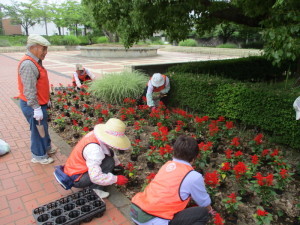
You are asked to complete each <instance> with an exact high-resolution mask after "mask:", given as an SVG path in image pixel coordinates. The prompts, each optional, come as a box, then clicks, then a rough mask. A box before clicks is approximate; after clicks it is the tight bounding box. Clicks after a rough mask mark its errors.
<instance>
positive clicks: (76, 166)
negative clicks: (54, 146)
mask: <svg viewBox="0 0 300 225" xmlns="http://www.w3.org/2000/svg"><path fill="white" fill-rule="evenodd" d="M91 143H95V144H98V145H99V144H100V142H99V140H98V139H97V138H96V136H95V134H94V131H91V132H89V133H88V134H87V135H85V136H84V137H83V138H82V139H81V140H80V141H79V142H78V143H77V144H76V145H75V147H74V148H73V150H72V152H71V154H70V156H69V158H68V159H67V162H66V164H65V166H64V173H65V174H67V175H68V176H73V175H78V174H83V173H85V172H87V171H88V167H87V165H86V162H85V158H84V157H83V149H84V148H85V147H86V146H87V145H88V144H91ZM78 179H80V178H78ZM78 179H77V180H78Z"/></svg>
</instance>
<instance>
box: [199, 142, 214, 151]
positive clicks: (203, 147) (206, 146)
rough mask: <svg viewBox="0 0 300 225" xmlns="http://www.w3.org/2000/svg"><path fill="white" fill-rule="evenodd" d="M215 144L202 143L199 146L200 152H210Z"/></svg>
mask: <svg viewBox="0 0 300 225" xmlns="http://www.w3.org/2000/svg"><path fill="white" fill-rule="evenodd" d="M212 145H213V143H212V142H210V141H209V142H207V143H206V144H205V143H204V142H201V143H200V144H198V147H199V149H200V150H202V151H209V150H211V148H212Z"/></svg>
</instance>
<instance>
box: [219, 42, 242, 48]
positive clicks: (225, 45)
mask: <svg viewBox="0 0 300 225" xmlns="http://www.w3.org/2000/svg"><path fill="white" fill-rule="evenodd" d="M216 48H238V46H237V45H236V44H230V43H226V44H221V45H217V46H216Z"/></svg>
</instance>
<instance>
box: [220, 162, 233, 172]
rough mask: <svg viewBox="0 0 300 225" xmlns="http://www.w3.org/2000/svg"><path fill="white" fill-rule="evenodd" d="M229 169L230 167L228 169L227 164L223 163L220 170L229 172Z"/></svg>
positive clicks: (228, 165) (228, 164)
mask: <svg viewBox="0 0 300 225" xmlns="http://www.w3.org/2000/svg"><path fill="white" fill-rule="evenodd" d="M230 169H231V167H230V163H229V162H225V163H224V165H223V166H222V168H221V170H223V171H229V170H230Z"/></svg>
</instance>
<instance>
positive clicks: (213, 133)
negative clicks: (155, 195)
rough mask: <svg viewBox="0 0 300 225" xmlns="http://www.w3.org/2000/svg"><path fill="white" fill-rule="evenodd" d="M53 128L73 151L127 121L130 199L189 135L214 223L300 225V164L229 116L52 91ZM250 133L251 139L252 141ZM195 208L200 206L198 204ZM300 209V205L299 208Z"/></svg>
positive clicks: (67, 90)
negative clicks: (107, 126) (109, 124)
mask: <svg viewBox="0 0 300 225" xmlns="http://www.w3.org/2000/svg"><path fill="white" fill-rule="evenodd" d="M51 96H52V103H53V107H52V109H50V110H49V114H50V117H49V123H50V126H51V127H52V128H54V129H55V130H56V131H57V132H58V133H59V134H60V135H61V136H62V137H63V138H64V139H65V140H66V141H67V142H68V143H69V144H70V145H71V146H74V145H75V144H76V143H77V142H78V140H79V139H80V137H82V136H83V135H85V134H86V133H88V132H89V131H91V130H93V127H94V126H95V124H98V123H103V122H105V121H107V120H108V119H109V118H111V117H116V118H119V119H121V120H123V121H124V122H125V123H126V124H127V126H128V128H127V135H128V137H129V138H130V140H131V141H132V146H133V150H132V151H125V152H124V151H119V152H118V157H119V159H120V161H121V162H122V164H123V165H124V167H125V171H124V173H125V175H126V176H127V177H128V178H129V183H128V184H127V186H126V187H118V188H119V190H120V191H121V192H123V193H124V194H125V195H126V196H127V197H128V198H131V197H132V196H133V195H134V194H135V193H136V192H138V191H141V190H142V189H143V188H144V187H145V186H146V185H147V184H148V183H149V182H150V181H151V180H152V179H153V177H154V176H155V174H156V173H157V171H158V169H159V168H160V166H161V165H162V164H163V163H164V162H166V161H168V160H170V159H171V158H172V143H173V142H174V141H175V139H176V137H178V136H179V135H181V134H187V135H191V136H193V137H195V139H196V140H197V141H198V143H199V153H200V154H199V156H198V158H197V160H196V161H195V163H194V164H193V165H194V168H195V170H197V171H199V172H201V174H202V175H203V177H204V180H205V183H206V188H207V191H208V192H209V194H210V196H211V198H212V202H213V207H214V209H216V211H217V212H218V213H219V214H217V216H216V217H215V218H214V220H212V221H211V223H212V224H223V222H224V220H225V221H226V224H230V223H231V224H233V223H235V221H236V220H237V221H238V224H268V223H269V222H271V224H296V222H297V221H298V217H299V215H300V213H299V193H300V192H299V183H300V182H299V176H298V175H297V174H296V173H295V172H296V169H295V163H296V162H297V160H296V159H295V158H294V159H289V160H287V159H286V158H285V156H284V154H283V151H282V150H280V149H279V147H278V146H271V145H270V144H268V143H267V140H266V138H265V137H264V135H263V134H262V133H253V132H241V130H240V129H238V127H237V125H235V124H234V123H233V122H232V121H227V120H226V119H225V118H224V117H222V116H220V117H219V118H216V119H214V118H209V117H208V116H200V115H193V114H190V113H188V112H187V111H184V110H182V109H167V108H166V107H165V106H164V105H160V106H159V107H158V108H157V109H156V110H154V111H150V110H149V108H148V107H147V106H146V105H137V104H136V101H135V100H133V99H128V98H127V99H125V100H124V102H123V104H122V105H118V106H116V105H110V104H107V103H103V102H100V101H99V100H97V99H95V98H93V97H91V95H90V94H89V93H88V92H87V91H86V90H85V89H84V88H83V89H81V90H80V91H76V90H74V89H73V88H72V87H63V86H60V87H58V88H54V87H52V93H51ZM245 134H246V135H245ZM192 204H193V203H192ZM297 205H298V206H297Z"/></svg>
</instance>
